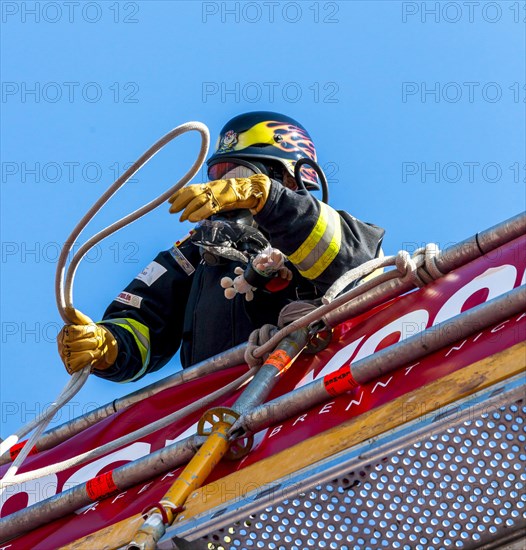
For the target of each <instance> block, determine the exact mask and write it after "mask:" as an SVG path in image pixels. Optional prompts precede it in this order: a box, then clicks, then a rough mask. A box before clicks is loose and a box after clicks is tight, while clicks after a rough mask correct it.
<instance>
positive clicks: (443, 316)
mask: <svg viewBox="0 0 526 550" xmlns="http://www.w3.org/2000/svg"><path fill="white" fill-rule="evenodd" d="M516 278H517V269H516V268H515V266H513V265H508V264H506V265H501V266H500V267H490V268H489V269H488V270H486V271H484V273H482V274H480V275H478V276H477V277H475V278H474V279H472V280H471V281H470V282H469V283H467V284H466V285H464V286H463V287H461V288H459V289H458V290H457V291H456V292H455V294H453V295H452V296H451V297H450V298H448V300H447V301H446V302H445V304H444V305H443V306H442V307H441V308H440V311H439V312H438V313H437V315H436V317H435V320H434V321H433V325H437V324H438V323H442V322H443V321H447V320H448V319H451V317H454V316H455V315H458V314H459V313H460V312H461V311H462V308H463V306H464V304H465V303H466V301H467V300H468V299H469V298H471V296H473V294H475V292H477V291H479V290H483V289H488V291H489V294H488V297H487V298H486V300H491V299H492V298H495V297H496V296H500V295H501V294H504V293H505V292H508V290H511V289H512V288H513V286H514V285H515V279H516Z"/></svg>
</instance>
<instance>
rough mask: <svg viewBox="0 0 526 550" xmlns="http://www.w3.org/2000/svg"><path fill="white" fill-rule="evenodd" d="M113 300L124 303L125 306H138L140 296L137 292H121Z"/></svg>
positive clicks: (139, 304) (139, 305)
mask: <svg viewBox="0 0 526 550" xmlns="http://www.w3.org/2000/svg"><path fill="white" fill-rule="evenodd" d="M114 301H115V302H120V303H121V304H126V305H127V306H132V307H136V308H140V307H141V302H142V297H141V296H137V294H131V293H129V292H121V293H120V294H119V295H118V296H117V298H115V300H114Z"/></svg>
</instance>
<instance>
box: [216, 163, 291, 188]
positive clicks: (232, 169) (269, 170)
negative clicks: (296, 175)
mask: <svg viewBox="0 0 526 550" xmlns="http://www.w3.org/2000/svg"><path fill="white" fill-rule="evenodd" d="M285 172H286V170H285V169H284V168H283V166H282V165H281V164H280V163H279V162H272V161H265V162H262V160H259V159H258V160H256V159H251V160H250V161H247V160H244V159H234V158H232V159H224V160H222V161H221V162H215V163H214V164H212V165H211V166H209V167H208V178H209V179H210V181H213V180H221V179H229V178H249V177H250V176H253V175H254V174H265V175H266V176H268V177H269V178H270V179H273V180H276V181H278V182H279V183H281V184H284V173H285ZM290 179H292V180H293V178H292V177H291V178H290ZM287 187H289V186H288V185H287ZM291 188H292V189H295V188H296V187H295V182H294V186H291Z"/></svg>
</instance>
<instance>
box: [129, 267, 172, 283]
mask: <svg viewBox="0 0 526 550" xmlns="http://www.w3.org/2000/svg"><path fill="white" fill-rule="evenodd" d="M167 271H168V270H167V269H166V267H164V266H162V265H161V264H159V263H157V262H151V263H150V264H148V265H147V266H146V267H145V268H144V269H143V270H142V271H141V272H140V273H139V275H137V277H135V278H136V279H138V280H139V281H142V282H143V283H144V284H145V285H148V286H152V285H153V283H155V281H157V279H158V278H159V277H161V276H162V275H164V274H165V273H166V272H167Z"/></svg>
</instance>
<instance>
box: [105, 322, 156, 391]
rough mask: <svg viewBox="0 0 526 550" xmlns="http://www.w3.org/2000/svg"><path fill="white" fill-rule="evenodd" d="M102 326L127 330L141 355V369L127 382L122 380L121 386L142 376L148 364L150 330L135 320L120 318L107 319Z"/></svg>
mask: <svg viewBox="0 0 526 550" xmlns="http://www.w3.org/2000/svg"><path fill="white" fill-rule="evenodd" d="M104 324H113V325H117V326H118V327H121V328H123V329H125V330H127V331H128V332H129V333H130V334H131V335H132V336H133V339H134V340H135V343H136V344H137V347H138V348H139V353H140V354H141V362H142V368H141V370H140V371H139V372H138V373H137V374H136V375H135V376H133V377H132V378H128V380H122V382H120V383H121V384H124V383H126V382H133V381H134V380H136V379H137V378H139V377H140V376H142V375H143V374H144V373H145V372H146V369H147V368H148V365H149V363H150V330H149V329H148V327H147V326H146V325H143V324H142V323H139V321H136V320H135V319H129V318H121V319H107V320H105V321H104Z"/></svg>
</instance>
